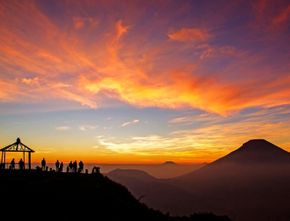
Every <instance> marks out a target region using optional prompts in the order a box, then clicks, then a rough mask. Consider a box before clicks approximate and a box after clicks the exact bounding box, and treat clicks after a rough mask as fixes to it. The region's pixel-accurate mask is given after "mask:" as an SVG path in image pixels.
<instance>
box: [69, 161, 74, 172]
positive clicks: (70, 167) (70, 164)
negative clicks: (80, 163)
mask: <svg viewBox="0 0 290 221" xmlns="http://www.w3.org/2000/svg"><path fill="white" fill-rule="evenodd" d="M68 168H69V171H70V172H72V171H73V163H72V161H70V162H69V164H68Z"/></svg>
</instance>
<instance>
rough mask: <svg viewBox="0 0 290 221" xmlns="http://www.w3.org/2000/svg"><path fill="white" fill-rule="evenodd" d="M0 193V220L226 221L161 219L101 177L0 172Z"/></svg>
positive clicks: (206, 216) (201, 217)
mask: <svg viewBox="0 0 290 221" xmlns="http://www.w3.org/2000/svg"><path fill="white" fill-rule="evenodd" d="M141 177H142V176H141ZM0 193H1V200H0V208H1V214H0V220H8V219H9V220H42V221H43V220H50V221H51V220H69V221H74V220H77V221H81V220H82V221H90V220H101V221H103V220H104V221H106V220H108V221H130V220H134V221H135V220H138V221H139V220H140V221H149V220H154V221H193V220H197V221H198V220H200V221H202V220H212V221H226V220H228V218H226V217H217V216H215V215H213V214H210V213H208V214H193V215H192V216H191V217H171V216H169V215H164V214H162V213H161V212H159V211H157V210H153V209H150V208H148V207H147V206H146V205H145V204H143V203H140V202H139V201H138V200H137V199H136V198H134V197H133V196H132V195H131V193H130V192H129V191H128V190H127V189H126V188H125V187H124V186H122V185H120V184H118V183H116V182H113V181H111V180H110V179H109V178H107V177H105V176H103V175H101V174H75V173H55V172H42V171H34V170H32V171H21V170H13V171H9V170H0Z"/></svg>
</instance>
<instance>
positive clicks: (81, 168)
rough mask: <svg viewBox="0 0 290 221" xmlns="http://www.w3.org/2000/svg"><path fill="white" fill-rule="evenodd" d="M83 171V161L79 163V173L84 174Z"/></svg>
mask: <svg viewBox="0 0 290 221" xmlns="http://www.w3.org/2000/svg"><path fill="white" fill-rule="evenodd" d="M83 169H84V163H83V161H80V162H79V173H81V172H83Z"/></svg>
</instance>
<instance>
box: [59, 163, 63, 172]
mask: <svg viewBox="0 0 290 221" xmlns="http://www.w3.org/2000/svg"><path fill="white" fill-rule="evenodd" d="M62 171H63V162H62V161H61V162H60V165H59V172H62Z"/></svg>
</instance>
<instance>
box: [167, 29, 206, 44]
mask: <svg viewBox="0 0 290 221" xmlns="http://www.w3.org/2000/svg"><path fill="white" fill-rule="evenodd" d="M168 37H169V39H170V40H173V41H182V42H185V41H207V40H208V39H209V38H210V34H209V33H208V31H207V30H205V29H200V28H181V29H180V30H178V31H174V32H171V33H169V34H168Z"/></svg>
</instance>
